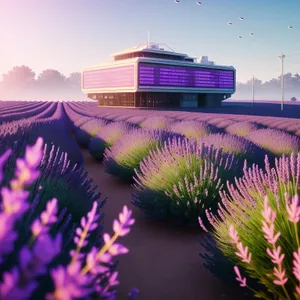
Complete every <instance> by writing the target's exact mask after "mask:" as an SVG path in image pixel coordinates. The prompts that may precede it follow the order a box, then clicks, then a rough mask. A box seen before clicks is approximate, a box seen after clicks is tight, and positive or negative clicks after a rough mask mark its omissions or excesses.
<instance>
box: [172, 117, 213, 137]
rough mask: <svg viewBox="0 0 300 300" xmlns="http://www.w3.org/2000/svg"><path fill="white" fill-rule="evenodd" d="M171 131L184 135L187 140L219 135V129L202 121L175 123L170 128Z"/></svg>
mask: <svg viewBox="0 0 300 300" xmlns="http://www.w3.org/2000/svg"><path fill="white" fill-rule="evenodd" d="M169 130H170V131H173V132H176V133H179V134H182V135H184V136H185V137H186V138H191V137H192V138H195V139H198V138H201V137H204V136H206V135H209V134H213V133H217V132H218V129H217V127H215V126H213V125H210V124H208V123H206V122H200V121H198V122H197V121H181V122H177V123H174V124H172V125H171V126H170V128H169Z"/></svg>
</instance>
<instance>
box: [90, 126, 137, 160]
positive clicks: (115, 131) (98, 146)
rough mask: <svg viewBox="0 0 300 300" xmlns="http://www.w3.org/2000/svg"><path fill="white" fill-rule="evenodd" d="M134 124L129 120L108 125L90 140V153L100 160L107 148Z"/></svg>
mask: <svg viewBox="0 0 300 300" xmlns="http://www.w3.org/2000/svg"><path fill="white" fill-rule="evenodd" d="M135 127H136V126H134V125H133V124H130V123H127V122H112V123H110V124H108V125H106V126H105V127H104V128H103V130H101V132H99V133H98V134H97V135H96V136H95V137H94V138H92V139H91V140H90V142H89V145H88V149H89V153H90V154H91V155H92V156H93V157H94V158H95V159H98V160H102V159H103V156H104V151H105V149H106V148H108V147H111V146H112V145H113V144H114V143H115V142H116V141H117V140H118V139H119V138H121V137H122V136H124V135H125V134H127V133H128V132H129V131H130V130H132V129H133V128H135Z"/></svg>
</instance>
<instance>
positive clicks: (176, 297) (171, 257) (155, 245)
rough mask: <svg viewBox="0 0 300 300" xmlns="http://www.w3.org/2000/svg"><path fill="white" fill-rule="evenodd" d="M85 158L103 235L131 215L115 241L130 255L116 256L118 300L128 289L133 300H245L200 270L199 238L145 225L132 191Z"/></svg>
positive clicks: (192, 233) (193, 232)
mask: <svg viewBox="0 0 300 300" xmlns="http://www.w3.org/2000/svg"><path fill="white" fill-rule="evenodd" d="M81 151H82V153H83V155H84V164H85V170H86V171H87V172H88V173H89V176H90V177H91V178H92V179H93V180H94V183H95V184H96V185H98V187H99V191H100V192H101V199H103V198H105V197H107V198H108V200H107V203H106V204H105V205H104V207H103V208H102V211H103V212H104V214H105V217H104V223H105V228H104V232H107V233H109V234H112V231H113V230H112V223H113V220H114V219H115V218H117V217H118V214H119V213H120V211H121V210H122V207H123V206H124V205H127V206H128V207H129V208H130V209H131V210H133V217H134V219H135V224H134V225H133V226H132V230H131V231H130V233H129V234H128V235H127V236H125V237H123V238H122V239H120V240H119V242H121V243H122V244H123V245H124V246H126V247H127V248H128V249H129V253H128V254H125V255H122V256H119V257H118V260H119V261H120V264H119V266H118V272H119V276H118V279H119V281H120V284H119V286H118V287H117V290H118V293H117V300H119V299H120V300H121V299H122V300H124V299H127V295H128V293H129V291H130V290H131V288H133V287H135V288H137V289H139V291H140V293H139V296H138V298H137V299H138V300H201V299H203V300H218V299H231V300H235V299H244V298H245V296H244V295H243V293H240V292H239V291H237V290H236V289H235V290H232V289H230V288H228V287H227V286H226V285H225V284H224V283H222V282H221V281H219V280H217V279H216V278H215V277H213V276H212V275H211V273H210V272H209V271H208V270H206V269H205V268H204V267H203V260H202V258H200V257H199V253H200V252H203V251H204V249H202V247H201V246H200V244H199V240H200V239H201V236H203V233H202V232H201V230H200V229H199V230H190V229H182V228H177V227H176V228H174V227H171V226H166V224H161V223H156V222H154V221H151V220H147V219H145V218H144V217H143V216H142V214H141V212H140V211H139V209H137V208H135V207H134V206H133V205H132V204H131V203H130V200H131V192H132V190H133V189H132V187H131V186H130V185H129V184H126V183H124V182H122V181H121V180H119V179H118V178H116V177H113V176H111V175H109V174H106V173H105V172H104V166H103V164H102V163H99V162H97V161H95V160H94V159H93V158H92V157H91V156H90V154H89V153H88V150H85V149H82V150H81Z"/></svg>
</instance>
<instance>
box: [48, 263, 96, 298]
mask: <svg viewBox="0 0 300 300" xmlns="http://www.w3.org/2000/svg"><path fill="white" fill-rule="evenodd" d="M80 271H81V264H80V262H75V263H73V264H70V265H68V267H67V268H64V267H63V266H58V267H57V268H55V269H53V270H52V271H51V277H52V279H53V282H54V286H55V290H54V292H53V293H49V294H47V295H46V300H72V299H74V298H82V297H87V296H88V295H89V294H91V293H92V292H93V290H94V289H93V288H89V287H88V286H89V285H91V282H92V280H93V278H92V277H91V276H89V275H87V274H85V275H82V274H81V273H80Z"/></svg>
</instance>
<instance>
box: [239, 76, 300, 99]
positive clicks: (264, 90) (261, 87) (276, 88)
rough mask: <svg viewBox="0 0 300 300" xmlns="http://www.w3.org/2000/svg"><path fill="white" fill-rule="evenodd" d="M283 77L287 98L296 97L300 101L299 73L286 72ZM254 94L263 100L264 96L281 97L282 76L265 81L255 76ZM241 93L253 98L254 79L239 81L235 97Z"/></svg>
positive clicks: (245, 96)
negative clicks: (244, 81)
mask: <svg viewBox="0 0 300 300" xmlns="http://www.w3.org/2000/svg"><path fill="white" fill-rule="evenodd" d="M283 78H284V91H285V99H286V100H290V98H292V97H295V98H296V99H297V100H298V101H300V75H299V73H296V74H294V75H293V74H292V73H286V74H285V75H284V76H283ZM254 94H255V98H256V99H260V98H261V97H262V99H261V100H263V98H270V99H269V100H271V99H274V98H277V99H279V98H280V97H281V76H279V77H277V78H273V79H271V80H269V81H265V82H264V83H263V82H262V81H261V80H259V79H257V78H255V79H254ZM239 95H242V96H243V97H244V98H247V99H252V79H250V80H248V81H247V82H246V83H239V82H237V84H236V95H235V98H236V99H238V97H239ZM275 100H276V99H275Z"/></svg>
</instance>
